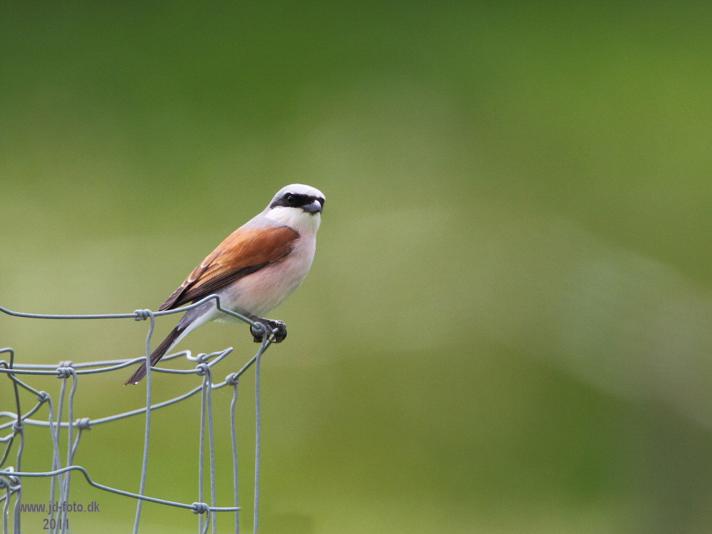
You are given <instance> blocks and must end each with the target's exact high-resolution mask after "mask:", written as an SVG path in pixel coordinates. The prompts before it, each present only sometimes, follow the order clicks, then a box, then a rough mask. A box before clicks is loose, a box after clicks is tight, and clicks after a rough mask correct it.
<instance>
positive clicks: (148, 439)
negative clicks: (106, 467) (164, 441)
mask: <svg viewBox="0 0 712 534" xmlns="http://www.w3.org/2000/svg"><path fill="white" fill-rule="evenodd" d="M144 311H145V312H147V313H148V318H149V324H148V333H147V334H146V382H145V383H146V429H145V432H144V440H143V459H142V461H141V482H140V483H139V490H138V492H139V493H140V494H143V492H144V490H145V487H146V473H147V472H148V447H149V445H150V443H151V385H152V384H151V382H152V374H153V373H152V372H151V371H152V370H151V339H152V338H153V331H154V329H155V328H156V318H155V316H154V315H153V312H151V311H149V310H144ZM142 507H143V501H142V500H139V501H137V502H136V517H135V518H134V526H133V534H138V526H139V522H140V521H141V509H142ZM62 534H64V533H62Z"/></svg>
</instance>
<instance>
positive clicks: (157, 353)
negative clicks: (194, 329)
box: [125, 324, 185, 385]
mask: <svg viewBox="0 0 712 534" xmlns="http://www.w3.org/2000/svg"><path fill="white" fill-rule="evenodd" d="M184 329H185V327H183V328H181V326H180V324H179V325H178V326H176V327H175V328H174V329H173V330H171V332H170V334H168V335H167V336H166V339H164V340H163V341H161V344H160V345H158V346H157V347H156V348H155V349H154V351H153V352H152V353H151V366H154V365H156V364H157V363H158V361H159V360H160V359H161V358H163V356H165V354H166V352H168V349H169V348H170V346H171V345H172V344H173V343H174V342H175V340H176V339H178V336H180V335H181V332H183V330H184ZM144 376H146V362H145V361H144V362H143V363H142V364H141V365H140V366H139V368H138V369H136V372H135V373H134V374H132V375H131V378H129V379H128V380H127V381H126V382H125V385H128V384H132V385H134V384H138V383H139V382H140V381H141V379H142V378H143V377H144Z"/></svg>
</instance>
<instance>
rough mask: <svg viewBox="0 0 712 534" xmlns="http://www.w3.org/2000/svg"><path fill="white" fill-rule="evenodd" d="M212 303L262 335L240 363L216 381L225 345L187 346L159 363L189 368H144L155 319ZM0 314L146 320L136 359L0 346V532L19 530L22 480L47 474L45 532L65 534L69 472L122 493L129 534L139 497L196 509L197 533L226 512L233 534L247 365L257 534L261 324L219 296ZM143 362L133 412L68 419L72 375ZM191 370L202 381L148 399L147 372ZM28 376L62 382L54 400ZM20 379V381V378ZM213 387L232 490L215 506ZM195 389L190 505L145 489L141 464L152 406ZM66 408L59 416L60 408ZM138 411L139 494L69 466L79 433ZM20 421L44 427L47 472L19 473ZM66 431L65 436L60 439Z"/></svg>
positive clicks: (75, 379) (270, 335)
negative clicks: (176, 303)
mask: <svg viewBox="0 0 712 534" xmlns="http://www.w3.org/2000/svg"><path fill="white" fill-rule="evenodd" d="M208 302H212V303H213V304H214V305H215V306H216V308H217V309H218V310H219V311H220V312H222V313H223V314H225V315H228V316H232V317H234V318H236V319H238V320H240V321H243V322H245V323H247V324H249V325H250V326H251V328H252V329H253V331H254V332H255V333H256V334H258V335H259V334H263V335H262V341H261V343H260V345H259V348H258V349H257V351H256V353H255V354H254V355H253V356H252V357H251V358H250V359H249V360H248V361H247V362H246V363H245V364H243V365H242V367H240V368H239V369H238V370H237V371H233V372H231V373H229V374H228V375H227V376H226V377H225V378H224V379H223V380H222V381H220V382H215V381H214V379H213V375H214V372H215V368H216V366H217V364H219V363H220V362H221V361H223V360H224V359H225V357H226V356H227V355H228V354H230V353H231V352H232V350H233V349H232V347H228V348H226V349H224V350H221V351H217V352H212V353H208V354H198V355H197V356H193V355H192V353H190V351H181V352H176V353H173V354H170V355H167V356H165V357H164V358H163V359H162V360H161V361H162V362H166V361H170V360H173V359H176V358H180V357H184V358H186V359H187V360H188V361H190V362H192V363H194V367H193V368H191V369H172V368H166V367H157V366H153V367H152V366H151V365H150V355H151V344H152V340H153V335H154V330H155V324H156V318H157V317H161V316H165V315H173V314H178V313H185V312H187V311H189V310H192V309H193V308H196V307H198V306H201V305H203V304H205V303H208ZM0 312H2V313H3V314H5V315H8V316H13V317H19V318H27V319H50V320H52V319H56V320H94V319H134V320H136V321H147V323H148V329H147V333H146V341H145V350H144V355H143V356H139V357H136V358H124V359H114V360H99V361H90V362H81V363H73V362H70V361H61V362H59V363H58V364H56V365H51V364H31V363H18V362H17V361H16V358H15V350H14V349H13V348H11V347H6V348H0V357H4V358H5V359H0V373H2V374H4V375H5V376H7V378H8V379H9V380H10V382H11V385H12V395H13V398H14V399H13V400H14V405H15V406H14V408H15V409H14V410H6V411H0V420H1V419H2V418H7V419H8V421H6V422H3V423H0V432H7V433H6V434H5V435H0V447H2V446H3V445H4V450H3V451H2V453H0V454H1V455H0V505H1V506H2V512H1V513H2V532H3V534H10V532H12V533H13V534H20V533H21V532H22V513H21V511H22V490H23V483H24V481H25V480H28V481H29V480H31V479H35V478H48V479H49V503H57V506H56V507H51V509H50V513H49V514H48V517H49V521H48V522H47V523H46V525H48V526H49V528H48V529H47V530H48V532H49V533H50V534H67V532H69V521H68V513H69V509H70V507H69V499H70V493H71V476H72V474H73V473H77V474H79V475H81V476H82V478H83V479H84V481H85V482H86V483H87V484H89V485H90V486H92V487H93V488H96V489H97V490H101V491H104V492H108V493H112V494H115V495H121V496H124V497H128V498H132V499H135V500H136V511H135V514H134V520H133V528H132V532H133V534H138V532H139V528H140V524H141V515H142V511H143V504H144V503H145V502H149V503H154V504H159V505H163V506H170V507H174V508H178V509H184V510H190V511H192V512H193V513H195V514H197V516H198V521H197V523H198V524H197V528H198V532H199V533H201V534H205V533H207V532H208V531H210V532H211V533H212V534H215V533H216V532H217V515H218V514H219V513H226V512H232V513H233V531H234V532H235V534H240V511H241V509H242V508H241V506H240V499H239V491H238V490H239V477H238V443H237V430H236V427H237V417H236V408H237V402H238V389H239V388H238V386H239V381H240V377H241V376H242V375H243V374H245V373H246V372H247V371H248V370H249V369H254V374H255V392H254V393H255V453H254V454H255V459H254V461H255V463H254V466H255V467H254V488H253V490H254V492H253V495H254V502H253V517H252V525H253V533H254V534H256V533H257V531H258V525H259V481H260V434H261V414H260V362H261V358H262V355H263V354H264V353H265V351H266V350H267V349H268V348H269V347H270V345H271V344H272V342H273V341H274V335H275V333H276V331H272V332H269V331H267V330H268V328H267V327H266V325H264V324H263V323H261V322H256V321H254V320H252V319H251V318H249V317H246V316H244V315H242V314H240V313H237V312H234V311H232V310H228V309H225V308H223V307H222V306H221V303H220V298H219V297H218V296H217V295H210V296H208V297H205V298H204V299H201V300H200V301H198V302H195V303H193V304H191V305H189V306H184V307H181V308H176V309H173V310H165V311H151V310H148V309H140V310H136V311H134V312H132V313H105V314H84V315H56V314H38V313H24V312H17V311H14V310H10V309H8V308H5V307H2V306H0ZM140 362H145V363H146V369H147V372H146V378H145V380H144V384H145V390H146V401H145V405H144V406H142V407H140V408H136V409H133V410H129V411H125V412H121V413H116V414H111V415H106V416H103V417H97V418H88V417H75V397H76V395H77V391H78V389H79V377H80V376H83V375H94V374H99V373H110V372H114V371H117V370H120V369H124V368H125V367H129V366H131V365H133V364H136V363H140ZM154 372H158V373H169V374H194V375H197V376H200V377H201V378H202V382H201V384H200V385H199V386H197V387H194V388H192V389H190V390H188V391H186V392H184V393H182V394H180V395H177V396H175V397H172V398H170V399H167V400H164V401H160V402H155V403H154V402H153V399H152V389H153V384H152V374H153V373H154ZM32 376H56V377H57V378H58V379H60V380H61V384H60V388H59V393H58V395H57V398H56V399H55V398H53V397H52V395H50V394H49V393H48V392H46V391H42V390H39V389H36V388H35V387H33V386H31V385H30V384H29V383H27V381H26V380H25V379H23V378H24V377H32ZM20 377H23V378H20ZM220 389H232V396H231V399H230V408H229V427H230V441H231V453H232V454H231V458H232V486H233V495H232V503H231V505H230V506H218V505H217V504H216V465H215V432H214V428H215V421H214V411H213V392H214V391H216V390H220ZM21 390H24V391H26V392H28V393H29V394H30V395H32V397H33V398H34V404H33V405H32V407H31V408H29V409H28V410H26V411H25V412H23V411H22V406H21V395H20V391H21ZM198 393H200V430H199V449H198V494H197V499H196V501H195V502H192V503H187V502H179V501H174V500H170V499H165V498H162V497H156V496H151V495H146V494H145V487H146V479H147V477H148V465H149V460H150V444H151V427H152V424H151V419H152V414H153V412H155V411H156V410H160V409H163V408H166V407H168V406H172V405H175V404H178V403H180V402H183V401H185V400H187V399H189V398H191V397H193V396H195V395H197V394H198ZM45 406H46V408H47V418H46V419H38V418H34V417H33V416H35V414H37V413H38V412H39V411H40V410H42V408H44V407H45ZM65 409H66V413H67V415H66V419H65V417H64V412H65ZM140 415H143V416H144V421H145V425H144V435H143V454H142V459H141V474H140V478H139V484H138V491H128V490H126V489H121V488H117V487H114V486H111V485H108V484H104V483H100V482H98V481H96V480H94V479H93V478H92V477H91V475H90V473H89V471H88V470H87V469H86V468H85V467H84V466H82V465H79V464H75V463H74V461H75V456H76V453H77V450H78V448H79V444H80V441H81V438H82V435H83V433H84V432H85V431H86V430H89V429H90V428H92V427H96V426H98V425H104V424H108V423H112V422H115V421H119V420H122V419H126V418H130V417H135V416H140ZM27 426H36V427H44V428H47V430H48V432H49V435H50V441H51V444H52V447H51V448H52V457H51V462H50V467H51V468H50V469H47V470H45V471H26V470H24V469H23V466H22V459H23V453H24V450H25V445H26V443H25V433H24V429H25V427H27ZM63 434H66V438H64V437H63ZM63 439H64V440H65V442H66V457H65V459H64V464H63V465H62V458H61V455H60V447H61V444H62V443H63V441H62V440H63ZM13 449H14V452H15V454H14V464H11V456H12V454H11V453H12V452H13ZM206 449H207V464H208V491H209V496H210V498H209V499H208V500H207V502H206V495H205V494H206V492H205V487H204V472H205V464H206V461H205V460H206V458H205V457H206Z"/></svg>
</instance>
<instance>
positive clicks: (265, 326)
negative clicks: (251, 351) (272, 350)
mask: <svg viewBox="0 0 712 534" xmlns="http://www.w3.org/2000/svg"><path fill="white" fill-rule="evenodd" d="M256 321H257V323H258V324H259V325H260V327H261V328H256V327H255V326H254V325H253V326H251V327H250V333H251V334H252V339H253V340H254V341H255V343H262V340H263V339H264V336H265V334H267V335H273V336H274V342H275V343H281V342H282V341H284V340H285V339H286V338H287V325H286V324H285V323H284V321H275V320H273V319H264V318H261V317H260V318H257V319H256Z"/></svg>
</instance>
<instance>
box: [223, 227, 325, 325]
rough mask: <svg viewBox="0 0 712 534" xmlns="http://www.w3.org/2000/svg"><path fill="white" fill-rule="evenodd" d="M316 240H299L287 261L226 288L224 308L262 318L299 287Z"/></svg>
mask: <svg viewBox="0 0 712 534" xmlns="http://www.w3.org/2000/svg"><path fill="white" fill-rule="evenodd" d="M315 249H316V239H315V238H314V237H311V238H307V237H301V238H299V239H298V240H297V243H296V244H295V245H294V248H293V250H292V252H291V253H290V255H289V256H288V258H287V259H285V260H283V261H281V262H279V263H276V264H274V265H270V266H269V267H265V268H264V269H261V270H260V271H257V272H256V273H253V274H250V275H248V276H246V277H245V278H242V279H240V280H238V281H237V282H236V283H234V284H232V285H231V286H230V287H228V288H225V289H224V290H223V291H222V292H221V294H220V296H221V299H222V301H223V304H224V306H225V307H227V308H229V309H232V310H235V311H238V312H246V313H249V314H252V315H258V316H262V315H263V314H265V313H267V312H268V311H270V310H272V309H273V308H275V307H277V306H278V305H279V304H280V303H281V302H282V301H283V300H284V299H285V298H287V296H289V294H290V293H291V292H292V291H294V290H295V289H296V288H297V287H299V284H301V283H302V281H303V280H304V278H305V277H306V275H307V273H309V269H310V268H311V265H312V261H313V260H314V251H315Z"/></svg>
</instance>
